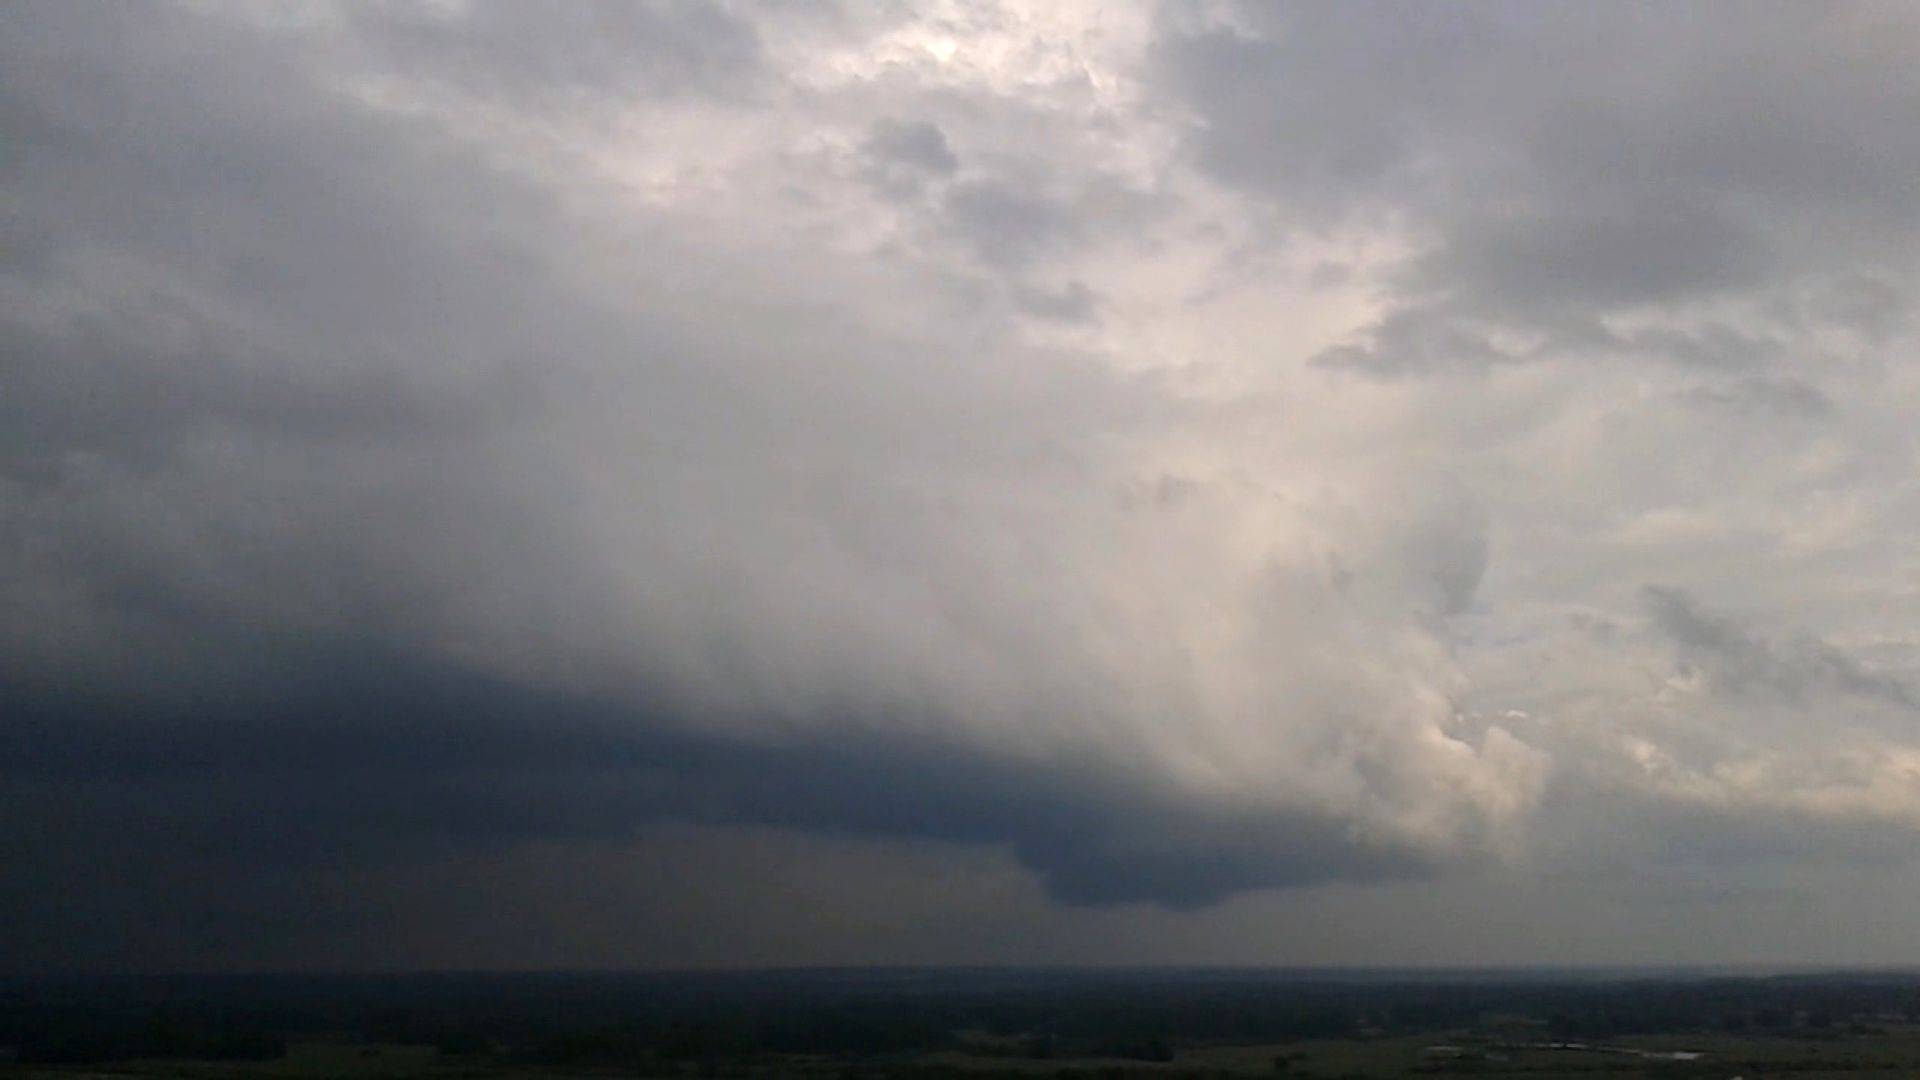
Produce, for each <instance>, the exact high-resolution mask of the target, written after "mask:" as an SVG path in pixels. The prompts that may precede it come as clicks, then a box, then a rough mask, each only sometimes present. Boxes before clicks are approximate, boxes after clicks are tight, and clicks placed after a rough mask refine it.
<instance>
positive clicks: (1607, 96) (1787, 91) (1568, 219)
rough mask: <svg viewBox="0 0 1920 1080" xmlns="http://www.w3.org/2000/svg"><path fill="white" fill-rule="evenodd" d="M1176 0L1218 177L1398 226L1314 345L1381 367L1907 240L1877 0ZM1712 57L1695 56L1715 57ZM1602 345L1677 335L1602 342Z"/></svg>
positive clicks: (1344, 219)
mask: <svg viewBox="0 0 1920 1080" xmlns="http://www.w3.org/2000/svg"><path fill="white" fill-rule="evenodd" d="M1228 10H1229V11H1230V12H1231V15H1230V16H1229V17H1225V18H1218V17H1213V18H1210V17H1208V16H1205V15H1203V14H1201V13H1200V10H1199V9H1190V8H1188V7H1186V6H1183V5H1171V6H1170V7H1169V8H1168V9H1167V12H1168V13H1167V15H1166V17H1165V19H1164V27H1163V30H1164V33H1163V35H1162V38H1161V42H1160V56H1159V60H1160V65H1161V69H1162V71H1163V73H1164V75H1165V77H1166V79H1167V81H1168V84H1169V86H1170V87H1172V88H1174V89H1176V90H1177V91H1178V92H1179V93H1181V94H1182V95H1184V96H1185V98H1186V99H1187V100H1188V101H1189V102H1190V103H1191V105H1192V106H1193V108H1194V110H1195V113H1196V118H1197V126H1196V128H1195V131H1194V135H1193V140H1194V147H1195V150H1196V152H1197V155H1198V158H1199V161H1200V162H1201V164H1202V165H1203V166H1204V167H1206V168H1208V169H1209V170H1211V171H1212V172H1213V173H1214V174H1215V175H1217V176H1219V177H1221V178H1222V179H1224V180H1227V181H1229V182H1231V183H1233V184H1235V185H1238V186H1240V187H1242V188H1244V189H1246V190H1248V191H1250V192H1253V193H1256V194H1259V195H1261V196H1263V197H1266V198H1269V199H1271V200H1273V201H1274V202H1275V203H1276V205H1277V206H1278V208H1279V209H1280V211H1281V213H1282V214H1283V216H1284V217H1285V218H1286V219H1287V220H1288V221H1289V222H1290V223H1291V224H1292V225H1293V226H1294V227H1296V228H1298V229H1300V230H1302V231H1305V232H1308V233H1311V232H1314V231H1316V230H1324V229H1328V228H1333V227H1337V226H1339V225H1341V224H1347V223H1353V222H1356V221H1360V222H1364V221H1369V220H1372V221H1391V222H1396V223H1401V224H1403V225H1404V226H1405V227H1408V228H1410V229H1411V231H1412V233H1413V235H1414V236H1415V237H1416V238H1418V243H1419V244H1420V247H1421V250H1420V251H1419V252H1418V253H1417V254H1414V255H1412V256H1410V257H1409V258H1408V259H1407V260H1406V261H1405V262H1404V264H1403V265H1402V266H1400V267H1399V269H1398V270H1397V271H1396V272H1395V273H1394V274H1392V275H1390V276H1389V278H1388V279H1387V287H1386V291H1385V299H1386V301H1387V313H1386V315H1385V316H1384V317H1383V319H1382V320H1381V321H1380V322H1379V323H1378V324H1377V325H1376V326H1374V327H1373V328H1372V329H1371V330H1370V331H1369V332H1368V333H1367V334H1366V335H1365V337H1364V339H1363V340H1361V341H1358V342H1355V343H1353V344H1350V345H1346V346H1342V347H1340V348H1338V349H1336V350H1333V351H1330V352H1328V353H1326V354H1325V355H1324V356H1323V360H1324V361H1325V362H1326V363H1329V364H1332V365H1335V366H1345V367H1351V368H1355V369H1359V370H1362V371H1366V372H1369V373H1372V374H1379V375H1386V374H1410V373H1417V372H1421V371H1430V370H1444V369H1446V368H1449V367H1462V366H1465V367H1478V366H1484V365H1485V364H1487V363H1492V362H1501V361H1510V360H1523V359H1528V358H1534V357H1540V356H1549V355H1559V350H1557V349H1556V348H1554V347H1552V345H1551V344H1549V345H1547V346H1542V347H1539V348H1532V347H1529V348H1527V349H1526V350H1525V351H1524V352H1515V351H1514V350H1513V348H1511V347H1507V348H1500V347H1496V346H1494V345H1492V344H1490V343H1489V340H1490V339H1489V337H1488V334H1489V333H1490V332H1491V331H1495V330H1504V331H1508V332H1517V333H1520V334H1523V335H1529V336H1539V335H1545V337H1546V338H1547V339H1548V340H1549V342H1557V341H1563V340H1566V339H1569V338H1575V339H1578V338H1582V337H1585V338H1588V339H1593V340H1596V341H1599V340H1600V339H1604V338H1606V337H1607V336H1608V335H1609V333H1610V331H1606V330H1603V329H1602V328H1601V327H1600V325H1599V323H1598V320H1600V319H1602V318H1604V317H1607V316H1610V315H1615V314H1618V313H1622V312H1633V311H1648V310H1651V311H1674V310H1677V309H1682V308H1683V307H1684V305H1686V304H1688V303H1689V302H1693V301H1700V300H1708V299H1714V298H1725V297H1729V296H1733V297H1747V298H1752V297H1761V298H1765V299H1771V298H1773V297H1774V295H1775V294H1776V293H1777V292H1778V290H1781V289H1787V288H1797V287H1801V286H1804V285H1806V284H1807V283H1808V282H1811V281H1818V280H1822V279H1823V278H1824V279H1833V278H1837V277H1839V276H1844V275H1846V274H1850V273H1852V272H1854V271H1856V270H1858V269H1859V264H1860V262H1861V261H1862V260H1866V261H1868V262H1869V263H1878V262H1881V261H1883V260H1885V261H1889V262H1891V263H1892V264H1894V265H1898V266H1905V265H1906V264H1907V263H1909V262H1910V259H1909V258H1908V253H1909V252H1910V247H1909V245H1908V244H1907V242H1906V240H1905V239H1900V238H1910V237H1911V236H1912V235H1913V224H1912V219H1911V217H1910V215H1908V214H1907V213H1906V212H1905V208H1906V207H1908V206H1910V205H1911V200H1912V198H1913V194H1914V189H1913V180H1912V177H1913V176H1914V175H1916V173H1920V140H1916V138H1915V137H1914V134H1913V129H1912V125H1911V124H1907V123H1902V122H1900V121H1899V120H1898V119H1897V118H1899V117H1903V116H1904V117H1909V118H1910V117H1911V116H1913V115H1914V114H1915V112H1916V111H1920V82H1917V81H1916V80H1915V79H1914V77H1913V72H1912V70H1911V65H1909V64H1907V63H1905V62H1904V61H1903V60H1902V59H1901V56H1902V53H1901V52H1900V50H1899V49H1898V48H1893V49H1882V48H1880V47H1879V46H1878V44H1876V41H1877V40H1878V39H1894V40H1899V41H1902V42H1911V41H1912V40H1913V37H1914V34H1915V27H1914V26H1913V25H1912V23H1911V21H1910V20H1909V19H1907V18H1906V17H1905V16H1904V14H1903V13H1902V12H1901V11H1900V10H1899V8H1898V7H1896V6H1893V5H1871V4H1869V5H1843V6H1841V7H1839V8H1837V9H1835V10H1833V11H1831V12H1821V13H1815V12H1812V11H1806V10H1798V9H1770V10H1766V11H1764V12H1755V13H1754V14H1755V16H1756V17H1755V18H1753V19H1751V20H1745V21H1743V22H1742V25H1741V26H1739V27H1738V28H1734V27H1729V26H1728V25H1727V24H1726V21H1725V20H1724V19H1721V18H1719V17H1717V16H1718V14H1719V13H1717V12H1715V11H1714V10H1713V9H1711V8H1708V7H1705V6H1689V7H1685V8H1682V9H1679V10H1677V11H1667V12H1660V13H1656V12H1655V10H1654V9H1650V8H1641V7H1622V8H1614V9H1611V10H1603V9H1594V8H1591V7H1581V6H1577V5H1566V4H1507V5H1481V6H1475V7H1471V8H1460V7H1424V6H1417V5H1407V4H1394V3H1376V4H1352V5H1338V6H1333V7H1324V8H1314V7H1311V6H1281V5H1270V4H1247V5H1243V6H1230V7H1229V8H1228ZM1708 57H1710V58H1711V59H1706V58H1708ZM1595 351H1596V352H1597V353H1601V354H1605V353H1628V354H1636V353H1637V354H1639V355H1654V356H1664V357H1679V358H1682V359H1684V358H1685V357H1686V355H1687V354H1688V353H1689V352H1690V351H1692V350H1689V349H1680V350H1657V349H1654V350H1648V349H1639V348H1635V347H1634V343H1632V342H1605V343H1604V344H1603V347H1601V348H1599V349H1597V350H1595Z"/></svg>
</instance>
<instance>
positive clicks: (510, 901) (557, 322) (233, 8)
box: [0, 0, 1920, 971]
mask: <svg viewBox="0 0 1920 1080" xmlns="http://www.w3.org/2000/svg"><path fill="white" fill-rule="evenodd" d="M0 135H3V136H4V142H3V143H0V222H3V223H4V225H3V227H0V237H3V239H0V823H3V824H4V826H5V827H4V828H0V970H16V971H27V970H53V969H73V968H86V969H102V968H107V969H110V968H129V969H149V970H152V969H252V968H300V967H324V968H417V967H445V968H476V967H480V968H510V967H654V966H687V965H755V964H806V963H1009V962H1032V963H1150V962H1181V963H1186V962H1196V963H1247V964H1293V963H1363V964H1401V963H1446V964H1473V963H1529V962H1538V963H1639V962H1759V963H1787V962H1813V963H1862V962H1920V951H1916V946H1915V944H1914V943H1915V942H1916V941H1920V913H1916V909H1915V906H1914V905H1913V904H1912V896H1913V895H1914V890H1915V888H1916V886H1920V540H1917V539H1916V537H1920V472H1917V471H1916V464H1917V463H1920V462H1917V460H1916V459H1917V458H1920V358H1916V355H1915V346H1916V342H1920V326H1917V325H1916V321H1915V314H1916V312H1915V306H1914V301H1915V299H1916V283H1917V282H1916V271H1920V16H1917V15H1916V9H1915V8H1914V7H1912V6H1911V5H1905V4H1884V5H1879V4H1841V3H1823V4H1818V5H1813V4H1795V3H1771V4H1738V5H1736V4H1731V3H1727V4H1660V5H1649V6H1638V5H1628V4H1597V5H1596V4H1557V3H1548V2H1538V0H1529V2H1526V3H1515V4H1505V5H1503V4H1492V3H1485V4H1471V5H1460V6H1450V5H1437V4H1425V3H1421V4H1414V3H1407V4H1369V3H1349V4H1339V5H1333V4H1311V5H1303V6H1287V5H1278V4H1271V3H1266V2H1256V3H1248V4H1244V5H1241V4H1234V3H1206V2H1191V3H1189V2H1173V3H1167V4H1139V5H1125V4H1108V3H1101V4H1094V3H1081V2H1064V3H1063V2H1059V0H1005V2H987V0H982V2H979V3H927V4H904V5H903V4H892V3H884V4H883V3H874V4H863V3H855V2H848V3H845V4H793V3H775V2H768V3H764V4H753V3H744V2H743V3H695V2H636V3H599V2H593V3H588V2H553V3H536V2H533V0H526V2H517V3H510V4H509V3H499V4H494V3H466V2H462V0H437V2H421V3H352V4H334V3H327V2H319V0H314V2H299V3H277V2H276V3H264V2H261V3H255V2H234V3H210V2H200V0H187V2H155V3H150V4H139V5H134V4H104V3H103V4H83V3H63V2H58V0H29V2H23V3H15V4H11V5H9V6H7V8H6V10H5V12H4V14H0Z"/></svg>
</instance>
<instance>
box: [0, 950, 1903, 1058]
mask: <svg viewBox="0 0 1920 1080" xmlns="http://www.w3.org/2000/svg"><path fill="white" fill-rule="evenodd" d="M1895 1018H1920V976H1912V977H1908V976H1800V977H1777V978H1685V979H1682V978H1642V979H1616V980H1609V981H1601V980H1592V979H1575V978H1568V979H1566V980H1554V979H1547V978H1539V977H1533V978H1515V979H1511V980H1492V979H1488V978H1485V977H1480V978H1462V979H1458V980H1448V979H1433V978H1409V979H1404V980H1394V979H1361V978H1352V977H1342V978H1332V977H1329V978H1311V977H1300V976H1280V975H1276V976H1272V977H1269V978H1261V977H1258V976H1250V975H1247V974H1244V973H1220V974H1208V973H1182V974H1156V973H1125V974H1095V973H1032V974H1027V973H1004V972H1002V973H974V972H952V973H943V972H914V973H890V972H870V973H861V972H824V973H812V974H808V973H791V972H788V973H763V974H758V975H747V974H740V975H724V976H722V975H686V976H664V975H661V976H639V975H636V976H586V975H582V976H567V975H539V976H534V975H528V976H417V977H393V978H295V977H284V978H279V977H251V978H225V979H216V978H198V979H186V978H181V979H145V980H91V981H80V980H69V981H59V982H15V983H9V984H4V985H0V1047H11V1048H12V1049H13V1052H14V1054H15V1055H16V1057H17V1060H21V1061H27V1062H87V1061H103V1060H113V1059H124V1058H135V1057H146V1058H207V1059H259V1058H269V1057H274V1056H278V1055H280V1054H283V1053H284V1052H285V1047H286V1044H287V1042H288V1041H289V1040H292V1039H301V1038H339V1037H343V1036H344V1037H350V1038H358V1039H362V1040H365V1041H368V1042H378V1043H409V1044H426V1045H433V1046H437V1047H439V1048H440V1049H441V1050H442V1051H445V1052H447V1053H452V1054H470V1055H476V1056H479V1055H485V1056H487V1057H490V1058H494V1059H497V1060H503V1061H523V1062H529V1063H541V1064H559V1065H636V1064H643V1063H655V1062H671V1061H697V1060H704V1059H718V1058H739V1057H750V1056H756V1055H774V1054H810V1055H823V1056H834V1057H843V1058H857V1057H863V1056H871V1055H883V1054H889V1053H899V1052H907V1051H923V1050H932V1049H940V1048H951V1049H959V1050H965V1051H968V1052H971V1053H977V1054H981V1055H986V1056H1019V1057H1035V1058H1048V1057H1060V1058H1069V1057H1079V1056H1085V1055H1090V1054H1097V1055H1102V1056H1114V1057H1124V1058H1132V1059H1136V1060H1143V1061H1164V1060H1167V1059H1169V1058H1171V1057H1172V1056H1173V1054H1174V1051H1175V1048H1177V1047H1180V1046H1183V1045H1187V1046H1190V1045H1194V1044H1200V1043H1231V1042H1242V1043H1253V1042H1279V1041H1288V1040H1295V1039H1305V1038H1314V1037H1331V1036H1366V1035H1370V1034H1389V1033H1404V1032H1412V1031H1482V1032H1487V1033H1490V1034H1494V1035H1497V1034H1499V1033H1501V1032H1503V1031H1504V1032H1506V1033H1507V1034H1508V1035H1512V1034H1516V1033H1526V1032H1537V1033H1546V1034H1551V1035H1553V1036H1564V1037H1577V1038H1605V1037H1610V1036H1615V1035H1623V1034H1634V1033H1656V1032H1677V1031H1702V1030H1721V1031H1740V1032H1747V1033H1752V1034H1767V1033H1770V1032H1788V1031H1791V1032H1794V1033H1796V1034H1800V1035H1803V1036H1804V1035H1808V1034H1819V1033H1822V1032H1833V1033H1840V1032H1843V1031H1844V1030H1846V1029H1847V1028H1849V1027H1852V1028H1856V1029H1859V1028H1864V1027H1870V1026H1871V1025H1873V1024H1876V1023H1879V1022H1883V1021H1885V1020H1888V1019H1895Z"/></svg>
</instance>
